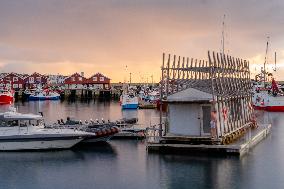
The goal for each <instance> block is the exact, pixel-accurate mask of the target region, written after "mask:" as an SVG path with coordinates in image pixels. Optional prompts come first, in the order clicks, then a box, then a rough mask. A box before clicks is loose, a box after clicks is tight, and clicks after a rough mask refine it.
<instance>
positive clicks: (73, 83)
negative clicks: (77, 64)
mask: <svg viewBox="0 0 284 189" xmlns="http://www.w3.org/2000/svg"><path fill="white" fill-rule="evenodd" d="M86 80H87V79H86V78H85V77H84V76H82V75H80V74H79V73H74V74H72V75H71V76H69V77H67V78H66V79H65V82H64V84H65V87H66V88H68V89H82V88H83V85H85V84H86Z"/></svg>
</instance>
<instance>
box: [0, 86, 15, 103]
mask: <svg viewBox="0 0 284 189" xmlns="http://www.w3.org/2000/svg"><path fill="white" fill-rule="evenodd" d="M13 101H14V94H13V92H11V91H10V90H3V89H2V90H0V104H12V102H13Z"/></svg>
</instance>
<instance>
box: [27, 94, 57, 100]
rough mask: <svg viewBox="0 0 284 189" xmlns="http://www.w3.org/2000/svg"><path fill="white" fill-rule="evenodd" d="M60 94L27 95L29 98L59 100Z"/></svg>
mask: <svg viewBox="0 0 284 189" xmlns="http://www.w3.org/2000/svg"><path fill="white" fill-rule="evenodd" d="M59 99H60V96H32V95H30V96H29V100H59Z"/></svg>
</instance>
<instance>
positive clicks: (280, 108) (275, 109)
mask: <svg viewBox="0 0 284 189" xmlns="http://www.w3.org/2000/svg"><path fill="white" fill-rule="evenodd" d="M254 109H256V110H265V111H269V112H284V106H263V107H262V106H254Z"/></svg>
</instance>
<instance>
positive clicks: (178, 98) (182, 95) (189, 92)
mask: <svg viewBox="0 0 284 189" xmlns="http://www.w3.org/2000/svg"><path fill="white" fill-rule="evenodd" d="M211 100H212V94H209V93H206V92H203V91H200V90H197V89H194V88H188V89H185V90H183V91H180V92H177V93H174V94H172V95H170V96H168V98H167V102H172V103H174V102H177V103H178V102H192V103H194V102H196V103H198V102H199V103H200V102H210V101H211Z"/></svg>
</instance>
